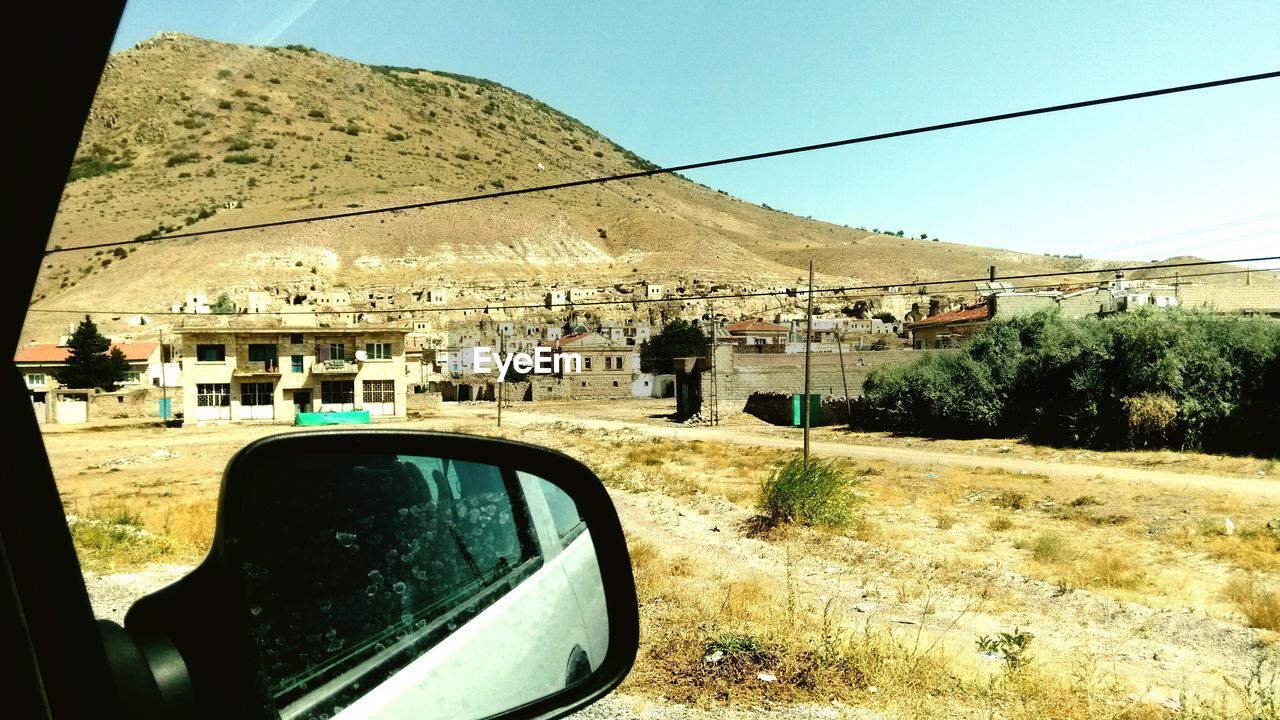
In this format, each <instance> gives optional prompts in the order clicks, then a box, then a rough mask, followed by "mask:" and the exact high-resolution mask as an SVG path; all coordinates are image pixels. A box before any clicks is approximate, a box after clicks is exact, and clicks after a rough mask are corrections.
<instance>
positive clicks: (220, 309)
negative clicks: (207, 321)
mask: <svg viewBox="0 0 1280 720" xmlns="http://www.w3.org/2000/svg"><path fill="white" fill-rule="evenodd" d="M209 309H210V310H211V311H213V314H215V315H230V314H231V313H233V312H235V311H236V304H235V303H233V302H231V298H230V297H229V296H228V295H227V294H226V293H222V294H221V295H219V296H218V299H217V301H215V302H214V303H213V306H212V307H210V308H209Z"/></svg>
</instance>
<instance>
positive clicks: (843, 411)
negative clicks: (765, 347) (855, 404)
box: [745, 388, 853, 427]
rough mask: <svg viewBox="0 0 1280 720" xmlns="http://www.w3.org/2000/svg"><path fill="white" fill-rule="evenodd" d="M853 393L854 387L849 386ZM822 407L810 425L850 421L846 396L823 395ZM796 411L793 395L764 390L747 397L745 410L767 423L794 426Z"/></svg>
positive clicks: (843, 423) (842, 423) (817, 425)
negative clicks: (793, 418)
mask: <svg viewBox="0 0 1280 720" xmlns="http://www.w3.org/2000/svg"><path fill="white" fill-rule="evenodd" d="M849 390H850V392H851V394H852V390H853V388H849ZM821 402H822V409H821V410H820V411H819V412H818V413H815V414H816V415H817V417H815V418H813V420H812V424H811V425H810V427H821V426H823V425H847V424H848V422H849V412H848V405H847V404H846V403H845V399H844V397H832V396H829V395H823V396H822V401H821ZM794 411H795V406H794V401H793V400H792V396H791V395H790V394H786V393H773V392H762V393H752V394H751V397H749V398H747V404H746V407H745V412H747V413H748V414H750V415H754V416H756V417H758V418H760V419H761V420H764V421H765V422H767V423H772V424H774V425H784V426H787V427H792V416H793V413H794Z"/></svg>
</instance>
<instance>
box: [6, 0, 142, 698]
mask: <svg viewBox="0 0 1280 720" xmlns="http://www.w3.org/2000/svg"><path fill="white" fill-rule="evenodd" d="M23 10H24V14H23V21H22V23H23V25H24V26H25V27H26V34H27V36H28V37H31V38H32V39H37V38H38V40H39V42H38V43H31V44H26V43H22V42H18V43H17V44H16V46H14V47H10V48H8V49H7V50H8V51H9V52H10V53H11V54H12V55H11V58H10V67H21V68H22V72H15V73H11V74H10V81H11V82H12V83H13V85H12V86H11V87H10V92H11V93H12V95H11V97H14V98H18V99H20V100H19V101H18V102H15V103H14V104H13V106H12V107H10V108H9V111H8V112H7V113H6V114H7V115H8V119H9V120H10V123H11V125H10V133H11V135H10V137H16V138H21V142H15V143H12V144H11V145H10V146H9V148H8V151H9V158H8V159H9V162H8V164H7V166H6V167H7V174H8V175H9V177H10V182H9V183H7V184H6V193H5V209H6V210H7V212H6V213H5V217H6V220H7V221H8V223H9V228H8V233H7V234H8V236H9V238H10V242H8V243H6V248H5V249H6V251H7V253H8V254H9V265H10V267H11V273H12V276H11V278H10V282H9V283H7V284H6V286H5V291H6V292H7V293H8V294H9V302H8V303H7V307H9V308H10V310H9V311H8V313H7V314H6V316H5V336H4V343H5V346H6V351H7V352H8V353H9V355H8V357H10V358H12V357H14V353H15V352H16V350H17V347H18V344H19V339H20V336H21V330H22V325H23V323H24V321H25V318H26V308H27V306H28V304H29V302H30V300H31V297H32V291H33V289H34V287H35V282H36V277H37V275H38V273H39V270H40V264H41V262H42V261H43V259H44V250H45V245H46V243H47V241H48V238H49V232H50V229H51V228H52V226H53V219H54V216H55V215H56V214H57V209H58V204H59V202H60V201H61V198H62V193H63V188H64V186H65V184H66V179H67V174H68V172H69V170H70V167H71V162H72V159H73V158H74V155H75V151H76V147H77V146H78V144H79V139H80V134H81V131H82V129H83V127H84V123H85V120H86V118H87V117H88V114H89V108H90V105H91V104H92V102H93V96H94V93H95V92H96V90H97V87H98V81H99V78H101V76H102V70H103V67H104V66H105V63H106V60H107V56H108V53H109V51H110V48H111V42H112V39H113V38H114V36H115V31H116V27H117V25H118V23H119V20H120V16H121V13H122V12H123V10H124V2H123V0H103V1H102V2H94V3H85V4H79V3H73V2H70V1H69V0H50V1H49V2H42V3H34V4H31V5H27V6H24V8H23ZM10 362H11V364H10V368H11V370H10V371H9V372H8V373H7V376H6V379H5V382H4V385H3V387H4V390H3V393H4V398H5V403H4V407H6V408H8V409H9V412H10V413H11V416H12V417H11V421H10V423H8V428H9V440H10V442H9V443H8V446H9V447H10V448H13V451H12V452H11V454H10V457H9V458H8V462H7V464H8V465H9V466H10V468H11V469H10V471H9V473H7V478H6V481H5V482H4V483H3V484H2V485H0V663H3V666H4V667H5V668H6V672H5V673H3V674H0V675H2V676H3V677H4V680H3V681H2V682H3V687H4V689H5V690H8V691H9V692H6V693H5V702H6V705H7V707H6V709H7V710H12V711H13V712H15V714H16V716H22V717H57V718H90V717H118V716H120V715H121V712H122V710H121V706H120V702H119V692H120V691H121V690H122V688H121V687H120V686H118V685H117V683H115V682H114V681H113V679H112V677H111V671H110V667H109V665H108V663H107V656H106V652H105V650H104V648H103V644H102V640H101V637H100V634H99V631H98V628H97V625H96V623H95V621H94V617H93V610H92V607H91V606H90V604H89V596H88V591H87V590H86V589H85V584H84V578H83V576H82V575H81V572H80V565H79V562H78V560H77V559H76V553H75V548H74V546H73V545H72V542H71V533H70V531H69V530H68V528H67V524H66V518H65V516H64V514H63V508H62V503H61V500H60V498H59V496H58V490H57V486H56V485H55V483H54V478H53V472H52V468H51V467H50V464H49V459H48V456H47V455H46V453H45V449H44V443H43V442H42V440H41V435H40V428H39V425H38V424H37V422H36V418H35V415H34V413H32V412H31V406H30V401H29V400H28V397H27V393H26V388H25V384H24V383H23V381H22V378H21V376H20V374H19V373H18V371H17V368H16V367H15V366H14V365H12V361H10ZM121 680H122V681H124V682H128V679H127V678H122V679H121Z"/></svg>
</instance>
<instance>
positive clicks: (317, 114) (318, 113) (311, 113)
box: [307, 110, 324, 120]
mask: <svg viewBox="0 0 1280 720" xmlns="http://www.w3.org/2000/svg"><path fill="white" fill-rule="evenodd" d="M307 117H309V118H320V119H321V120H323V119H324V111H323V110H308V111H307Z"/></svg>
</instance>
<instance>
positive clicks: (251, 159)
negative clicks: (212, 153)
mask: <svg viewBox="0 0 1280 720" xmlns="http://www.w3.org/2000/svg"><path fill="white" fill-rule="evenodd" d="M222 162H224V163H232V164H234V165H248V164H250V163H256V162H258V158H257V156H255V155H250V154H249V153H229V154H228V155H227V156H226V157H224V158H222Z"/></svg>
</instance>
